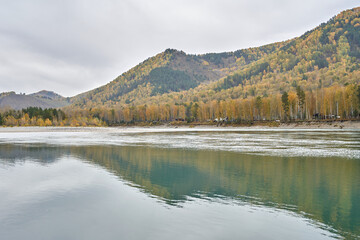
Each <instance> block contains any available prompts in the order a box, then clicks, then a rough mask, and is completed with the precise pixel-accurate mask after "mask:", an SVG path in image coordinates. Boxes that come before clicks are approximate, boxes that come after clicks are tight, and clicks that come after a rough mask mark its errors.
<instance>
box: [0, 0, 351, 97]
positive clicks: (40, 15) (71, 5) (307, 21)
mask: <svg viewBox="0 0 360 240" xmlns="http://www.w3.org/2000/svg"><path fill="white" fill-rule="evenodd" d="M0 4H1V8H0V47H1V52H0V92H2V91H10V90H15V91H17V92H27V93H30V92H34V91H38V90H42V89H48V90H53V91H56V92H59V93H60V94H63V95H65V96H71V95H75V94H77V93H81V92H83V91H86V90H90V89H92V88H95V87H97V86H100V85H103V84H106V83H107V82H109V81H111V80H112V79H113V78H115V77H116V76H118V75H119V74H121V73H122V72H124V71H126V70H128V69H129V68H131V67H133V66H135V65H136V64H137V63H139V62H141V61H143V60H144V59H146V58H148V57H150V56H152V55H154V54H156V53H158V52H161V51H163V50H165V49H166V48H169V47H171V48H177V49H181V50H184V51H185V52H187V53H196V54H198V53H206V52H221V51H234V50H237V49H241V48H246V47H254V46H259V45H263V44H267V43H271V42H275V41H282V40H286V39H288V38H292V37H295V36H299V35H301V34H302V33H304V32H305V31H307V30H310V29H311V28H313V27H315V26H317V25H319V24H320V23H321V22H324V21H327V20H328V19H329V18H330V17H332V16H334V15H335V14H337V13H338V12H340V11H342V10H345V9H349V8H352V7H356V6H357V4H358V3H357V1H354V0H327V1H325V0H321V1H320V0H319V1H313V0H304V1H295V0H287V1H285V0H267V1H265V0H253V1H248V0H247V1H244V0H238V1H236V0H206V1H205V0H197V1H194V0H172V1H168V0H152V1H146V0H122V1H115V0H108V1H95V0H72V1H70V0H65V1H46V0H17V1H1V0H0Z"/></svg>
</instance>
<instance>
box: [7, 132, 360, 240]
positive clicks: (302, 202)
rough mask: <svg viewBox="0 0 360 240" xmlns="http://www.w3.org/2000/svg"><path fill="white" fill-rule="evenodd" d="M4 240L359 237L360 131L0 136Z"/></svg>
mask: <svg viewBox="0 0 360 240" xmlns="http://www.w3.org/2000/svg"><path fill="white" fill-rule="evenodd" d="M0 236H1V237H0V238H1V239H9V240H10V239H11V240H17V239H19V240H20V239H21V240H23V239H37V240H38V239H59V240H60V239H61V240H64V239H87V240H92V239H105V240H107V239H160V240H161V239H360V130H356V129H354V130H349V129H348V130H345V129H343V130H333V129H331V130H326V129H324V130H284V129H281V130H280V129H237V128H219V129H217V128H212V129H206V128H201V129H200V128H199V129H197V128H193V129H192V128H179V129H176V128H36V127H31V128H3V129H0Z"/></svg>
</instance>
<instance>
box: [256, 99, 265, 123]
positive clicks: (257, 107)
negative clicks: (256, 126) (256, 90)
mask: <svg viewBox="0 0 360 240" xmlns="http://www.w3.org/2000/svg"><path fill="white" fill-rule="evenodd" d="M262 103H263V102H262V99H261V97H260V96H257V98H256V100H255V107H256V109H257V115H258V120H259V119H260V118H261V107H262Z"/></svg>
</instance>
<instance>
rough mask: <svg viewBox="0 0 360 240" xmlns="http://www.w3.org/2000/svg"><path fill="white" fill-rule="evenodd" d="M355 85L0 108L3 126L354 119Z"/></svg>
mask: <svg viewBox="0 0 360 240" xmlns="http://www.w3.org/2000/svg"><path fill="white" fill-rule="evenodd" d="M359 113H360V85H347V86H345V87H341V86H338V85H334V86H331V87H328V88H322V89H319V90H317V91H313V92H308V91H304V90H303V89H301V87H297V89H296V91H290V92H283V93H282V94H280V93H279V94H277V95H272V96H267V97H260V96H257V97H248V98H246V99H228V100H222V101H218V100H213V101H209V102H202V101H195V102H187V103H182V104H173V105H169V104H162V105H160V104H159V105H154V104H152V105H147V104H144V105H140V106H127V107H121V108H111V109H110V108H92V109H89V110H87V109H77V110H69V109H67V110H65V111H63V110H56V109H44V110H42V109H41V108H27V109H23V110H20V111H15V110H7V111H3V112H1V113H0V125H4V126H116V125H121V124H141V123H147V124H157V123H170V122H174V123H176V122H179V123H208V124H209V123H214V121H216V119H218V120H219V119H227V120H226V123H228V124H242V123H247V124H251V123H256V122H276V121H280V122H306V121H343V120H357V119H358V120H360V115H359Z"/></svg>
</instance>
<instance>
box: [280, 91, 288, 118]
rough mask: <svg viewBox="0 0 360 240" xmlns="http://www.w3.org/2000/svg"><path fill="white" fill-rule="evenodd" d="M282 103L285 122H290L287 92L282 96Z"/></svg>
mask: <svg viewBox="0 0 360 240" xmlns="http://www.w3.org/2000/svg"><path fill="white" fill-rule="evenodd" d="M281 102H282V107H283V110H284V114H285V115H284V119H285V121H287V120H288V118H289V95H288V93H287V92H284V93H283V94H282V96H281Z"/></svg>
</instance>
